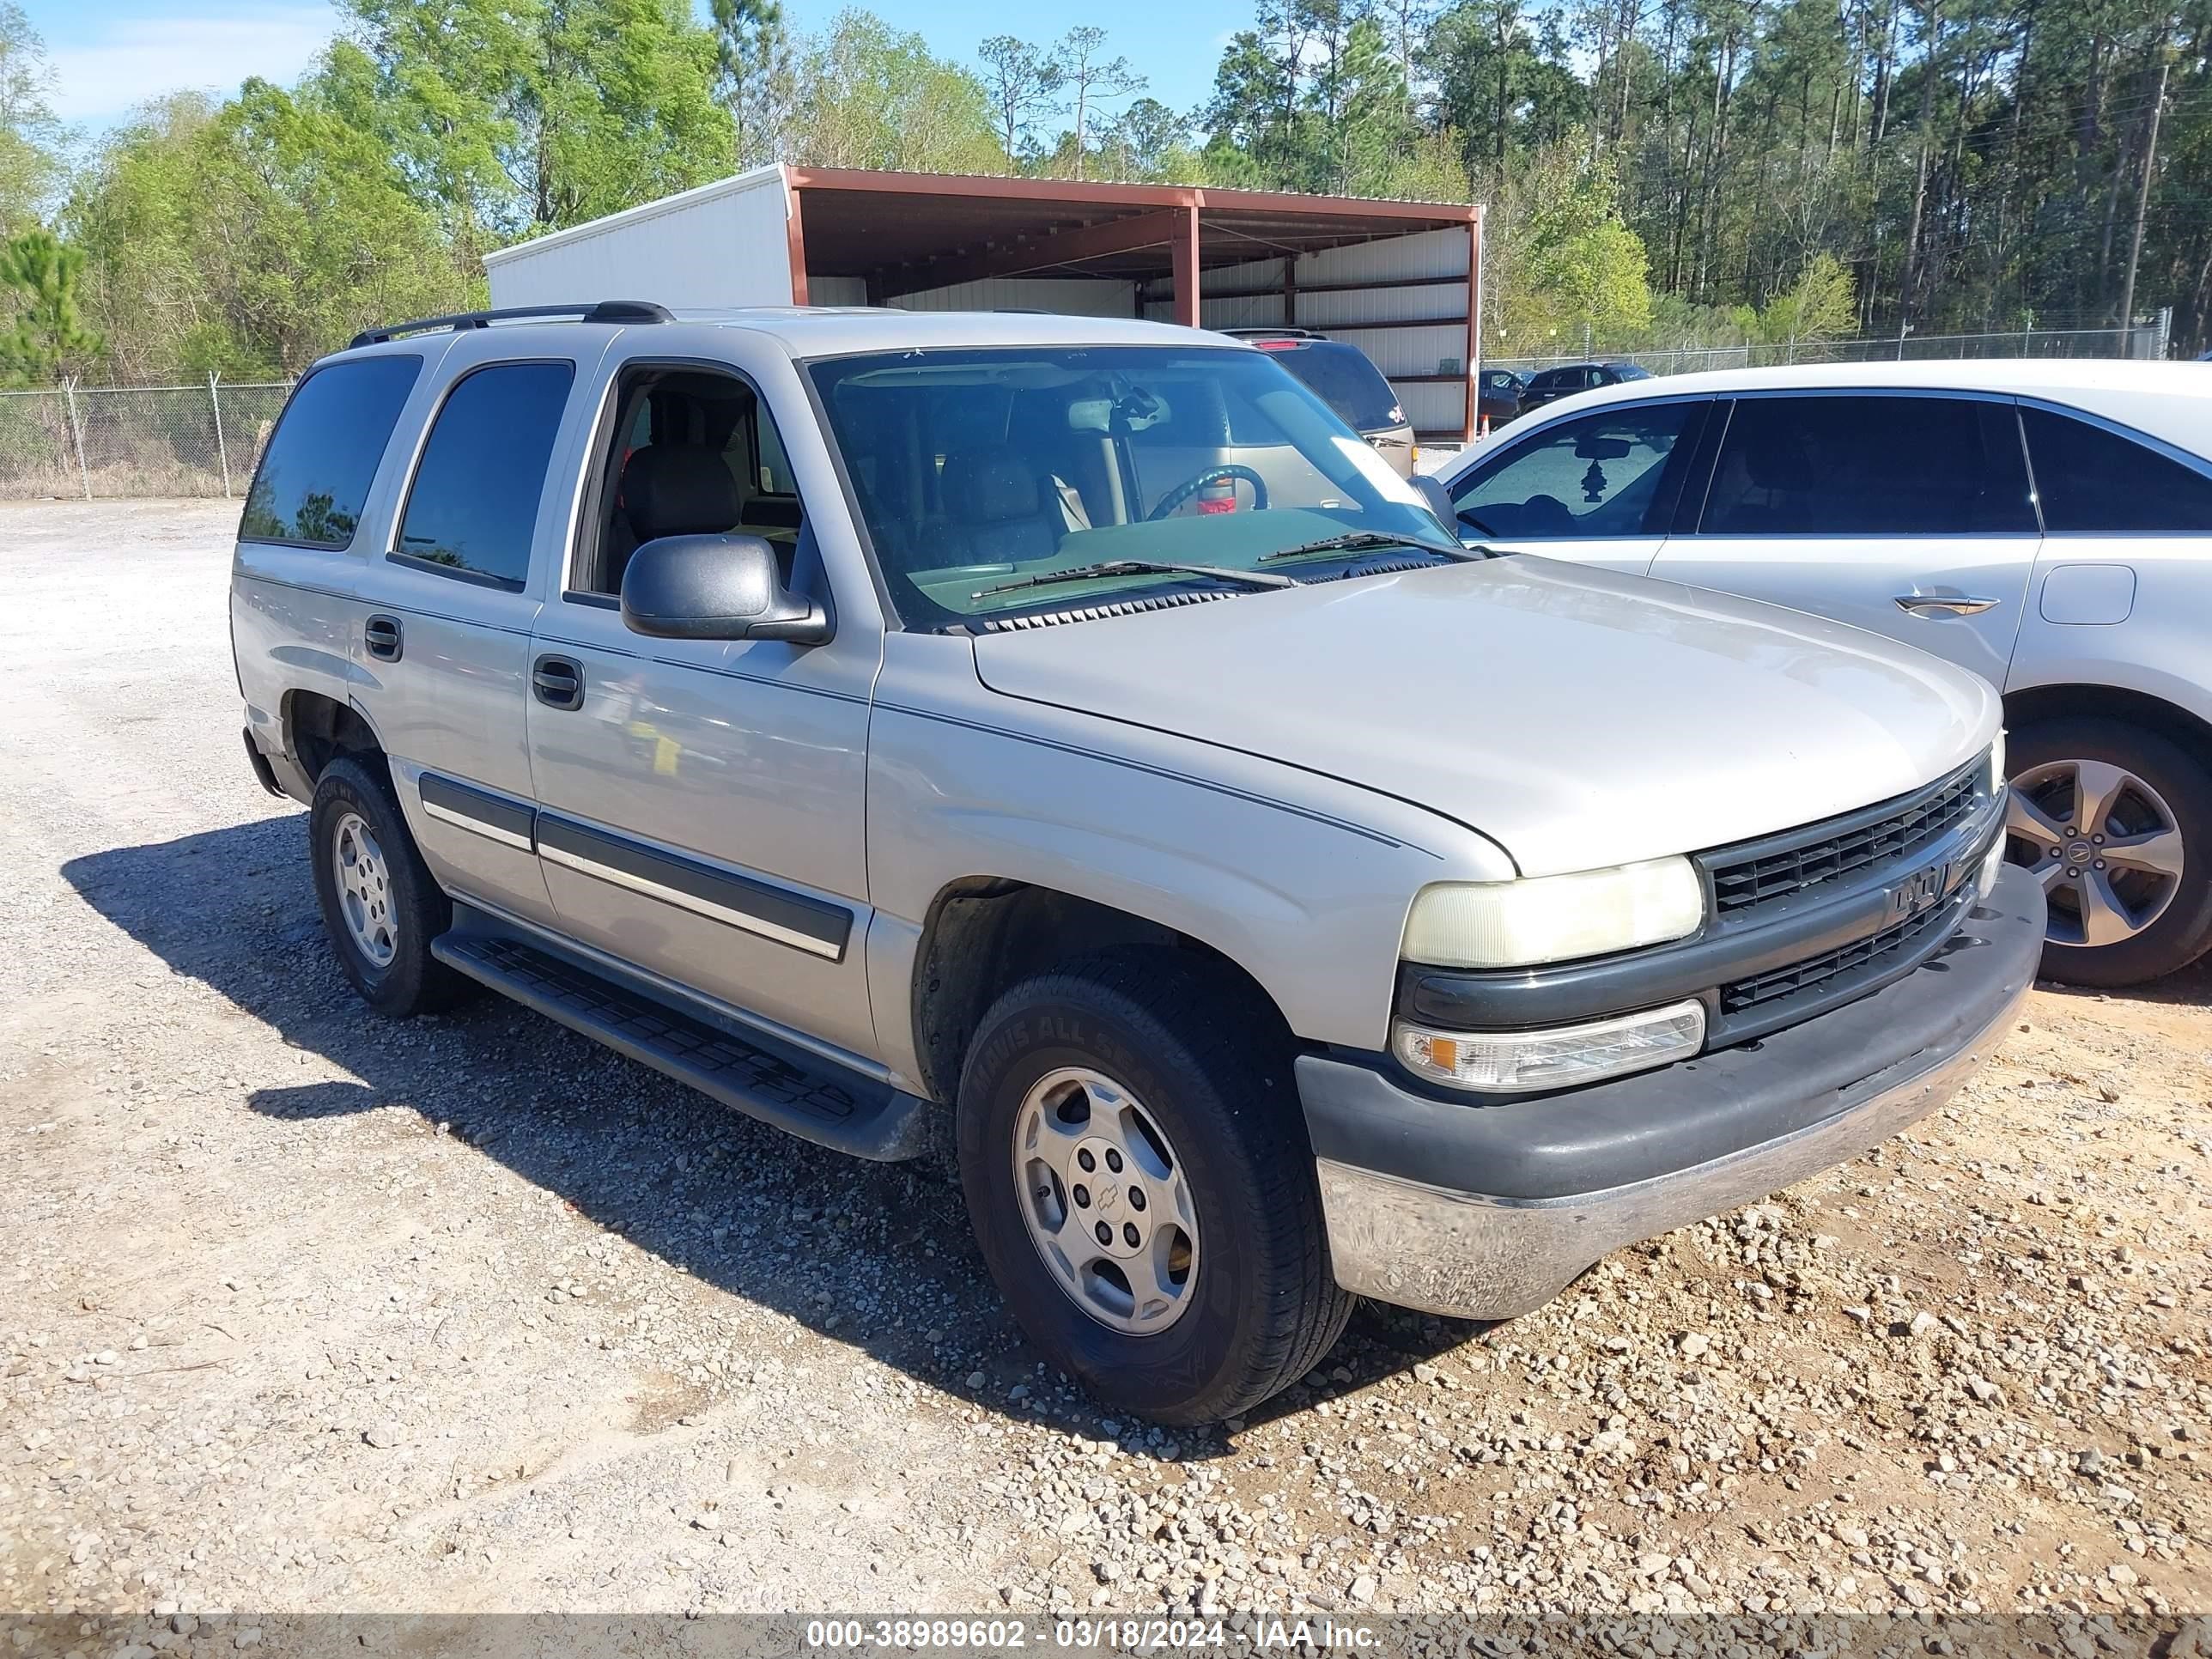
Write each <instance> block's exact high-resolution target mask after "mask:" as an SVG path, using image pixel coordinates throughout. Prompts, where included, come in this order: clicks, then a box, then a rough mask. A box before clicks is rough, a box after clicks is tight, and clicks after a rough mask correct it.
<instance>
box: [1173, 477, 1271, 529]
mask: <svg viewBox="0 0 2212 1659" xmlns="http://www.w3.org/2000/svg"><path fill="white" fill-rule="evenodd" d="M1220 478H1242V479H1243V480H1244V482H1245V483H1249V484H1250V485H1251V486H1252V510H1253V511H1254V512H1255V513H1264V512H1266V511H1267V480H1266V479H1265V478H1263V477H1261V476H1260V475H1259V474H1258V473H1256V472H1255V471H1253V470H1252V469H1251V468H1250V467H1249V466H1239V465H1236V464H1235V463H1234V462H1231V463H1230V464H1229V465H1226V466H1209V467H1207V468H1206V471H1203V472H1200V473H1198V474H1196V475H1194V477H1189V478H1186V479H1185V480H1184V481H1183V482H1182V483H1179V484H1177V485H1176V487H1175V488H1174V489H1170V491H1168V493H1167V494H1166V495H1163V496H1161V497H1160V499H1159V501H1158V505H1157V506H1155V507H1153V508H1152V511H1151V512H1149V513H1146V514H1145V522H1146V524H1150V523H1152V521H1153V520H1155V519H1164V518H1166V517H1167V515H1168V514H1169V513H1172V512H1174V511H1175V510H1176V508H1177V507H1181V506H1182V504H1183V503H1184V502H1185V501H1188V500H1189V499H1190V498H1191V497H1192V496H1194V495H1197V494H1198V492H1199V491H1200V490H1201V489H1205V488H1206V485H1208V484H1210V483H1213V482H1214V481H1215V480H1217V479H1220Z"/></svg>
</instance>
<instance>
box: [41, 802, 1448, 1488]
mask: <svg viewBox="0 0 2212 1659" xmlns="http://www.w3.org/2000/svg"><path fill="white" fill-rule="evenodd" d="M303 825H304V819H303V818H302V817H301V815H299V814H296V813H294V814H287V815H284V816H282V817H274V818H268V819H263V820H260V821H258V822H256V823H245V824H240V825H237V826H235V827H233V828H230V829H217V830H210V831H208V832H206V833H204V834H201V835H195V836H184V837H181V838H179V839H178V840H175V841H168V842H155V843H150V844H148V845H144V846H138V847H124V848H113V849H112V850H109V851H106V852H102V853H96V854H88V855H87V856H86V857H83V858H80V859H76V860H71V861H70V863H68V864H67V865H65V866H64V867H63V871H62V873H63V875H64V878H66V879H67V880H68V881H69V882H70V884H71V885H72V886H73V887H74V888H75V889H76V891H77V893H78V894H79V895H80V896H82V898H83V899H84V900H85V902H87V903H88V904H89V905H91V906H92V908H94V910H95V911H97V912H98V913H99V914H100V915H102V916H104V917H105V918H106V919H107V920H108V921H111V922H112V923H114V924H115V925H116V926H117V927H120V928H122V929H123V930H124V931H125V933H128V934H130V935H131V938H133V939H136V940H137V942H138V943H140V944H141V945H144V946H145V947H146V948H147V949H148V950H149V951H153V952H154V953H155V955H156V956H157V957H160V958H161V960H162V961H163V962H164V963H167V965H168V966H169V967H170V968H171V969H173V970H174V971H175V972H176V973H179V974H180V975H188V976H190V977H191V978H193V979H196V980H198V981H201V982H202V983H204V984H205V985H207V986H209V987H211V988H212V989H214V990H215V991H216V992H218V993H219V994H222V996H224V997H226V998H228V1000H230V1001H231V1002H232V1003H234V1005H236V1006H238V1007H239V1008H240V1009H241V1010H242V1011H244V1012H246V1013H247V1014H249V1015H251V1016H252V1017H253V1018H257V1019H259V1020H261V1021H263V1022H264V1023H265V1024H268V1025H270V1027H272V1028H273V1029H274V1030H276V1032H277V1033H278V1034H279V1035H280V1036H282V1037H283V1040H284V1042H286V1043H288V1044H289V1045H290V1046H292V1047H293V1048H299V1049H301V1050H304V1051H307V1052H309V1053H312V1054H317V1055H319V1056H321V1057H322V1058H324V1059H325V1060H329V1061H331V1063H333V1064H334V1065H336V1066H338V1067H340V1068H342V1069H343V1070H344V1071H346V1072H348V1073H351V1074H352V1076H353V1077H355V1078H357V1079H361V1080H360V1081H359V1082H352V1081H325V1082H318V1083H310V1084H306V1085H301V1086H297V1087H283V1088H261V1089H256V1090H253V1091H251V1092H250V1093H248V1094H246V1096H245V1097H244V1100H243V1104H244V1105H246V1107H249V1108H250V1109H252V1110H253V1111H255V1112H258V1113H260V1114H262V1115H264V1116H266V1117H270V1118H273V1119H282V1120H285V1121H293V1122H302V1121H313V1120H316V1119H324V1118H333V1117H343V1116H348V1115H354V1114H357V1113H367V1112H374V1111H381V1110H386V1109H395V1108H397V1109H405V1110H408V1111H411V1112H414V1113H416V1114H418V1115H419V1116H420V1117H421V1119H422V1121H424V1122H425V1123H428V1124H429V1125H432V1126H435V1127H436V1128H437V1129H439V1130H440V1131H441V1132H442V1133H450V1134H452V1135H453V1136H455V1137H457V1138H458V1139H461V1140H464V1141H465V1142H467V1143H468V1144H469V1145H471V1146H474V1147H476V1148H477V1149H478V1150H480V1151H482V1152H485V1153H487V1154H489V1156H491V1157H493V1158H497V1159H498V1160H499V1161H500V1162H501V1164H505V1165H506V1166H507V1168H508V1169H510V1170H513V1171H514V1172H515V1173H516V1174H518V1175H520V1176H522V1177H524V1178H525V1179H526V1180H527V1181H530V1182H532V1183H534V1184H535V1185H537V1186H538V1187H540V1188H544V1190H545V1191H547V1192H549V1193H551V1194H556V1196H558V1197H559V1198H561V1199H562V1200H564V1201H565V1202H566V1203H567V1204H568V1206H570V1207H571V1208H573V1209H574V1211H575V1212H578V1213H579V1214H580V1215H581V1216H582V1217H584V1218H586V1220H588V1221H590V1222H592V1223H593V1224H594V1225H598V1226H599V1227H602V1228H605V1229H606V1230H608V1231H612V1232H616V1233H619V1234H621V1235H622V1236H623V1237H626V1238H628V1239H629V1241H630V1242H631V1243H634V1244H636V1245H638V1246H639V1247H641V1248H642V1249H646V1250H648V1251H651V1252H652V1253H653V1255H657V1256H659V1257H660V1258H661V1259H662V1260H664V1261H667V1262H669V1263H670V1264H671V1265H673V1266H675V1267H678V1268H679V1269H681V1270H682V1271H683V1272H684V1273H688V1274H690V1275H691V1276H693V1277H695V1278H696V1279H700V1280H701V1281H702V1282H703V1283H705V1284H707V1285H712V1286H714V1288H715V1289H717V1290H719V1291H723V1292H725V1293H726V1294H728V1295H731V1296H733V1297H743V1298H744V1299H746V1300H748V1301H750V1302H751V1303H754V1304H758V1305H759V1306H761V1307H763V1308H768V1309H771V1310H775V1312H777V1313H780V1314H782V1315H784V1316H787V1317H789V1318H791V1319H793V1320H796V1321H798V1322H801V1323H803V1324H805V1325H806V1326H807V1327H808V1328H811V1329H812V1330H815V1331H817V1332H818V1333H820V1334H823V1336H825V1337H828V1338H829V1339H831V1340H836V1341H841V1342H849V1343H853V1344H855V1345H857V1346H860V1347H862V1348H864V1349H866V1351H867V1352H869V1353H871V1354H872V1355H873V1356H874V1357H875V1358H878V1359H879V1360H881V1361H883V1362H884V1363H885V1364H890V1365H892V1366H895V1367H896V1368H898V1369H900V1370H903V1371H906V1372H907V1373H908V1374H909V1375H911V1376H914V1377H915V1378H916V1379H918V1380H920V1381H922V1382H925V1383H928V1384H930V1385H931V1386H932V1387H934V1388H937V1389H944V1390H945V1391H947V1392H949V1393H951V1394H952V1395H957V1396H960V1397H963V1398H964V1399H967V1400H969V1401H973V1402H974V1403H975V1404H976V1405H978V1406H981V1407H984V1408H986V1409H988V1410H990V1411H993V1412H996V1413H1002V1414H1005V1415H1007V1416H1011V1417H1015V1418H1022V1419H1031V1420H1034V1421H1037V1422H1041V1423H1045V1424H1049V1425H1054V1426H1057V1427H1060V1428H1065V1429H1073V1430H1076V1431H1080V1432H1083V1433H1086V1434H1090V1435H1094V1436H1096V1435H1099V1434H1101V1433H1114V1432H1116V1431H1118V1432H1119V1433H1120V1435H1121V1437H1122V1438H1123V1439H1124V1440H1125V1441H1135V1440H1136V1438H1137V1435H1136V1426H1135V1425H1116V1430H1112V1431H1109V1430H1102V1428H1101V1426H1100V1425H1101V1423H1102V1421H1109V1420H1111V1419H1109V1418H1107V1417H1106V1415H1105V1414H1104V1413H1101V1412H1100V1411H1099V1410H1098V1409H1097V1407H1095V1406H1094V1405H1093V1404H1092V1403H1091V1401H1089V1400H1088V1398H1087V1397H1086V1396H1085V1395H1083V1394H1082V1393H1081V1391H1080V1390H1079V1389H1075V1388H1074V1387H1073V1385H1071V1384H1069V1383H1066V1381H1065V1380H1064V1379H1062V1378H1060V1376H1058V1374H1057V1373H1055V1372H1052V1371H1050V1370H1047V1369H1044V1368H1042V1366H1041V1364H1040V1362H1039V1360H1038V1358H1037V1357H1036V1354H1035V1353H1034V1352H1032V1351H1031V1350H1030V1348H1029V1347H1028V1346H1027V1344H1026V1343H1025V1342H1024V1340H1023V1339H1022V1337H1021V1335H1020V1334H1019V1332H1018V1330H1017V1329H1016V1328H1015V1327H1014V1325H1013V1322H1012V1320H1011V1319H1010V1318H1009V1317H1008V1316H1007V1315H1006V1310H1005V1308H1004V1306H1003V1304H1001V1303H1000V1300H999V1297H998V1294H997V1291H996V1290H995V1289H994V1286H993V1285H992V1284H991V1282H990V1279H989V1277H988V1275H987V1273H985V1271H984V1269H983V1266H982V1262H981V1258H980V1257H979V1256H978V1255H977V1254H976V1252H975V1246H974V1243H973V1238H972V1236H971V1235H970V1233H969V1228H968V1223H967V1218H966V1215H965V1213H964V1212H963V1208H962V1205H961V1200H960V1194H959V1191H958V1188H957V1183H956V1182H954V1181H953V1180H952V1178H951V1176H950V1174H949V1163H948V1161H947V1160H945V1159H943V1158H933V1159H931V1160H927V1161H924V1162H921V1163H915V1164H867V1163H863V1162H860V1161H858V1160H855V1159H852V1158H845V1157H843V1156H842V1155H840V1154H837V1153H835V1152H828V1151H825V1150H823V1149H821V1148H818V1147H815V1146H810V1145H807V1144H806V1143H805V1142H803V1141H799V1140H797V1139H793V1138H792V1137H790V1136H788V1135H786V1134H783V1133H781V1132H780V1131H777V1130H774V1129H771V1128H769V1127H766V1126H765V1125H762V1124H758V1123H756V1122H754V1121H751V1120H750V1119H748V1118H745V1117H743V1116H741V1115H738V1114H737V1113H734V1112H732V1111H730V1110H728V1109H726V1108H724V1107H722V1106H720V1105H719V1104H718V1103H715V1102H714V1101H712V1100H709V1099H708V1098H707V1097H705V1096H703V1095H701V1094H698V1093H697V1092H696V1091H692V1090H690V1089H687V1088H684V1087H683V1086H682V1085H678V1084H676V1083H674V1082H672V1081H671V1080H670V1079H665V1078H663V1077H661V1076H660V1075H659V1073H654V1072H652V1071H650V1070H648V1069H647V1068H646V1067H643V1066H637V1065H635V1064H633V1063H632V1062H630V1061H629V1060H624V1059H623V1058H622V1057H620V1056H619V1055H617V1054H612V1053H611V1052H610V1051H608V1050H607V1049H605V1048H601V1047H600V1046H599V1044H597V1043H594V1042H591V1041H589V1040H588V1039H586V1038H585V1037H582V1036H578V1035H576V1034H575V1033H574V1032H571V1031H569V1030H566V1029H565V1028H563V1027H562V1026H559V1025H556V1024H554V1023H553V1022H552V1021H550V1020H548V1019H545V1018H542V1017H541V1016H539V1015H537V1014H535V1013H532V1012H530V1011H528V1010H526V1009H525V1008H522V1007H520V1006H518V1005H515V1004H512V1003H509V1002H507V1001H505V1000H502V999H501V998H498V997H495V996H492V995H489V994H486V995H484V996H483V997H480V998H478V999H477V1000H474V1001H471V1002H470V1003H468V1004H467V1005H465V1006H463V1007H461V1008H459V1009H456V1010H454V1011H453V1012H450V1013H447V1014H442V1015H437V1016H433V1017H429V1018H423V1019H418V1020H414V1021H404V1022H399V1021H387V1020H383V1019H380V1018H377V1017H376V1016H374V1015H373V1014H371V1013H370V1012H368V1010H367V1009H366V1008H364V1007H363V1006H362V1004H361V1003H360V1002H359V1000H357V999H356V997H355V995H354V994H353V992H352V989H351V987H349V986H348V985H347V984H346V982H345V981H344V979H343V977H342V976H341V975H340V974H339V972H338V970H337V966H336V964H335V963H334V962H333V961H332V959H331V955H330V952H329V950H328V947H327V945H326V944H325V939H324V937H323V931H322V923H321V920H320V917H319V915H318V913H317V910H316V908H315V900H314V894H313V887H312V884H311V882H310V879H309V876H308V866H307V849H306V847H305V845H304V841H305V836H304V829H303ZM557 1277H558V1275H556V1274H555V1273H553V1272H552V1270H551V1268H550V1265H549V1267H548V1276H547V1283H548V1285H552V1284H553V1283H554V1282H555V1279H556V1278H557ZM1478 1330H1479V1328H1478V1327H1475V1326H1472V1325H1468V1324H1463V1323H1460V1322H1453V1321H1446V1320H1437V1319H1431V1318H1427V1317H1424V1316H1414V1315H1410V1314H1402V1313H1399V1312H1397V1311H1395V1310H1384V1309H1378V1308H1374V1307H1371V1306H1363V1307H1362V1309H1361V1310H1360V1312H1359V1313H1358V1315H1357V1316H1355V1317H1354V1319H1353V1322H1352V1328H1351V1330H1350V1331H1349V1332H1348V1333H1347V1334H1346V1337H1345V1339H1344V1340H1342V1341H1341V1342H1340V1343H1339V1344H1338V1345H1337V1346H1336V1348H1335V1350H1334V1352H1331V1353H1330V1354H1329V1355H1328V1358H1325V1359H1324V1360H1323V1361H1322V1364H1321V1366H1320V1367H1319V1368H1318V1370H1316V1372H1314V1373H1311V1374H1310V1378H1309V1381H1310V1383H1311V1384H1312V1386H1308V1384H1307V1383H1301V1384H1299V1385H1297V1386H1295V1387H1293V1388H1292V1389H1289V1390H1287V1391H1285V1393H1284V1394H1283V1395H1279V1396H1278V1397H1277V1398H1276V1399H1275V1400H1273V1401H1269V1402H1268V1404H1267V1406H1266V1407H1264V1408H1263V1409H1262V1411H1261V1413H1258V1414H1257V1415H1258V1416H1260V1417H1262V1418H1267V1419H1272V1418H1274V1417H1278V1416H1281V1415H1283V1414H1285V1413H1292V1412H1296V1411H1297V1410H1299V1409H1301V1408H1302V1407H1304V1406H1307V1405H1309V1404H1310V1403H1312V1402H1313V1401H1315V1400H1316V1399H1318V1398H1322V1397H1326V1396H1327V1395H1334V1394H1339V1393H1344V1392H1348V1391H1350V1390H1352V1389H1358V1388H1363V1387H1365V1386H1367V1385H1368V1384H1370V1383H1375V1382H1376V1381H1378V1380H1381V1379H1383V1378H1385V1377H1388V1376H1393V1375H1395V1374H1397V1373H1398V1372H1400V1371H1402V1370H1405V1369H1406V1368H1407V1367H1409V1366H1411V1365H1413V1364H1416V1363H1418V1362H1419V1361H1421V1360H1423V1359H1426V1358H1431V1357H1433V1356H1434V1355H1436V1354H1437V1353H1439V1352H1443V1351H1444V1350H1447V1349H1449V1348H1451V1347H1454V1346H1458V1345H1459V1344H1461V1343H1462V1342H1464V1341H1466V1340H1468V1338H1469V1337H1470V1336H1471V1335H1473V1334H1475V1333H1476V1332H1477V1331H1478ZM979 1378H980V1381H978V1379H979ZM1017 1387H1020V1388H1021V1389H1023V1392H1022V1393H1021V1394H1019V1395H1013V1394H1012V1390H1013V1389H1015V1388H1017ZM1142 1443H1143V1444H1144V1445H1146V1447H1147V1448H1149V1449H1152V1451H1154V1452H1155V1453H1156V1454H1157V1455H1164V1456H1172V1457H1176V1458H1179V1459H1188V1458H1201V1459H1202V1458H1206V1457H1210V1456H1213V1455H1218V1454H1220V1453H1221V1452H1222V1451H1224V1450H1225V1449H1226V1444H1227V1442H1226V1439H1225V1436H1224V1434H1223V1433H1222V1432H1221V1431H1181V1432H1179V1433H1176V1434H1165V1433H1162V1432H1159V1431H1152V1432H1151V1433H1149V1434H1148V1435H1146V1437H1144V1439H1143V1441H1142Z"/></svg>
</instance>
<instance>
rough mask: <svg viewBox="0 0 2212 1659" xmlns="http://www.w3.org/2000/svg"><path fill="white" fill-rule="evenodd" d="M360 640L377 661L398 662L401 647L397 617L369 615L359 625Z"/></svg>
mask: <svg viewBox="0 0 2212 1659" xmlns="http://www.w3.org/2000/svg"><path fill="white" fill-rule="evenodd" d="M361 642H362V645H364V646H366V647H368V654H369V655H370V656H372V657H374V658H375V659H377V660H378V661H379V662H398V660H399V653H400V649H401V640H400V635H399V618H398V617H384V616H376V617H370V618H369V619H368V621H367V622H365V623H362V625H361Z"/></svg>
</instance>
